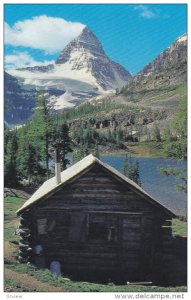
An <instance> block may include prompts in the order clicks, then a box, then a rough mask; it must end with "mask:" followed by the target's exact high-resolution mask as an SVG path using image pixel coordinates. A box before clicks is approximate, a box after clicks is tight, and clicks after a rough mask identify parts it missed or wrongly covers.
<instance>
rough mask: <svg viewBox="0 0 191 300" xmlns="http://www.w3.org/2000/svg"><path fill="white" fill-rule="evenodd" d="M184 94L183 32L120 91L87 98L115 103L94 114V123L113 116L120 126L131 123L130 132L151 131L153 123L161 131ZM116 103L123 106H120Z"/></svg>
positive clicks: (95, 101) (185, 64)
mask: <svg viewBox="0 0 191 300" xmlns="http://www.w3.org/2000/svg"><path fill="white" fill-rule="evenodd" d="M186 97H187V35H186V34H184V35H183V36H181V37H179V38H178V39H177V40H176V41H175V42H174V43H173V44H172V45H171V46H170V47H168V48H167V49H165V50H164V51H163V52H162V53H161V54H159V56H158V57H157V58H156V59H154V60H153V61H152V62H151V63H149V64H148V65H147V66H145V68H144V69H143V70H142V71H140V72H139V73H138V74H137V75H136V76H135V77H133V78H132V79H131V80H130V81H129V82H128V85H127V86H126V87H123V88H122V89H121V91H117V92H116V93H110V94H108V95H102V96H97V97H95V98H93V99H91V100H90V101H89V102H90V103H91V104H92V105H93V106H94V107H96V106H99V105H101V103H104V105H105V106H106V105H108V106H109V105H110V106H112V105H115V104H118V106H119V108H118V109H112V110H111V111H109V110H107V114H106V113H103V114H99V116H96V122H97V123H100V124H108V123H109V124H112V120H113V119H114V120H115V121H116V122H117V124H120V126H122V128H126V127H127V128H128V126H134V129H133V130H134V132H137V127H139V126H141V127H142V131H143V132H144V131H145V132H146V131H147V130H150V131H152V128H153V127H154V126H155V125H156V124H157V126H158V127H159V128H160V130H161V132H163V131H164V130H165V128H166V127H167V126H168V125H169V124H170V123H171V121H172V119H173V118H174V116H175V115H176V111H177V107H178V105H179V103H180V101H181V99H183V98H184V99H185V98H186ZM120 105H121V106H124V107H125V108H124V107H122V108H120ZM84 119H85V121H87V120H86V118H84ZM75 122H77V121H75ZM78 122H80V120H78ZM97 123H96V124H97ZM145 138H147V137H146V135H145Z"/></svg>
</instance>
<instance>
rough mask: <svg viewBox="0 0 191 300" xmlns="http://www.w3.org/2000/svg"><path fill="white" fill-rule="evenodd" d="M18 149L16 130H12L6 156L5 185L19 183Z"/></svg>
mask: <svg viewBox="0 0 191 300" xmlns="http://www.w3.org/2000/svg"><path fill="white" fill-rule="evenodd" d="M17 149H18V141H17V134H16V130H14V131H12V132H11V133H10V135H9V139H8V141H7V145H6V154H5V158H4V166H5V185H7V186H14V185H16V184H17V183H18V178H17V176H18V172H17V163H16V157H17Z"/></svg>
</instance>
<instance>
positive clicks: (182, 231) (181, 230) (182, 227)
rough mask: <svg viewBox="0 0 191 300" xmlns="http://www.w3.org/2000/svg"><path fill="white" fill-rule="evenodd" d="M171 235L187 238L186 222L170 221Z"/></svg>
mask: <svg viewBox="0 0 191 300" xmlns="http://www.w3.org/2000/svg"><path fill="white" fill-rule="evenodd" d="M172 233H173V235H174V236H181V237H186V236H187V222H185V221H181V220H179V219H173V220H172Z"/></svg>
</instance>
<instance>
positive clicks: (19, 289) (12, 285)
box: [4, 278, 38, 292]
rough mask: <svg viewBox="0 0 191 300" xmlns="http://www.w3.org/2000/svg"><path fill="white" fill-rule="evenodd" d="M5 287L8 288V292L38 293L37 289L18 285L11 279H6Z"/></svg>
mask: <svg viewBox="0 0 191 300" xmlns="http://www.w3.org/2000/svg"><path fill="white" fill-rule="evenodd" d="M4 286H5V287H6V292H9V291H11V292H13V291H14V292H38V290H37V289H33V288H29V287H26V286H25V284H21V283H18V282H17V281H14V280H12V279H9V278H5V281H4Z"/></svg>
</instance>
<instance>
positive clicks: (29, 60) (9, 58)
mask: <svg viewBox="0 0 191 300" xmlns="http://www.w3.org/2000/svg"><path fill="white" fill-rule="evenodd" d="M53 62H54V61H44V62H40V61H36V60H35V59H34V58H33V57H32V56H30V55H29V54H28V53H27V52H15V53H14V54H9V55H6V56H5V68H6V69H17V68H24V67H34V66H42V65H48V64H51V63H53Z"/></svg>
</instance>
